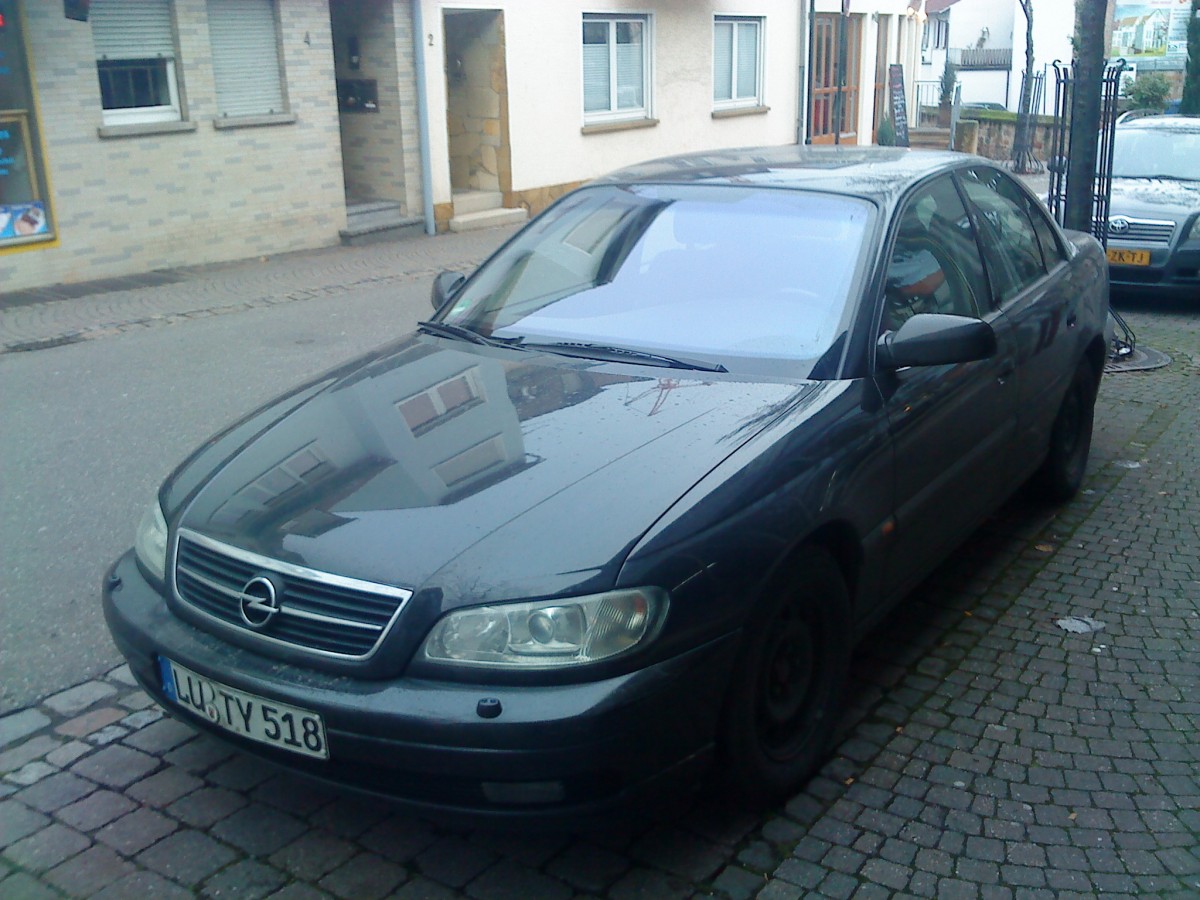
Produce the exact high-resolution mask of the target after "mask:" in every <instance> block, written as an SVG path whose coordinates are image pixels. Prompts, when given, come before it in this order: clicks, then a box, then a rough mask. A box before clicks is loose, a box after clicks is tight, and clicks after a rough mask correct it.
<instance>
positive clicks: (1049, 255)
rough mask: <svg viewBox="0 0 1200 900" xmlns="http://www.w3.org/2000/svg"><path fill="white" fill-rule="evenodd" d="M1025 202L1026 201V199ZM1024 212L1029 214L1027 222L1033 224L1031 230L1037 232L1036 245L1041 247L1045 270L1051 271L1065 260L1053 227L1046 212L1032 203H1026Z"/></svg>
mask: <svg viewBox="0 0 1200 900" xmlns="http://www.w3.org/2000/svg"><path fill="white" fill-rule="evenodd" d="M1026 200H1027V201H1028V198H1026ZM1025 210H1026V212H1028V213H1029V220H1030V221H1031V222H1033V230H1034V231H1036V232H1037V237H1038V243H1039V244H1041V247H1042V259H1043V260H1045V262H1046V269H1047V270H1049V269H1053V268H1054V267H1055V266H1057V265H1058V264H1059V263H1060V262H1063V261H1064V260H1065V259H1066V258H1067V254H1066V252H1064V250H1063V247H1062V243H1061V242H1060V241H1059V239H1058V235H1057V234H1056V233H1055V231H1054V226H1053V225H1051V224H1050V220H1049V219H1048V218H1047V217H1046V211H1045V210H1044V209H1042V208H1041V207H1040V206H1038V205H1036V204H1034V203H1032V202H1027V203H1026V206H1025Z"/></svg>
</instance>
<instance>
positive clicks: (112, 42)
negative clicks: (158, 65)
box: [90, 0, 175, 60]
mask: <svg viewBox="0 0 1200 900" xmlns="http://www.w3.org/2000/svg"><path fill="white" fill-rule="evenodd" d="M90 16H91V20H92V42H93V44H95V47H96V59H114V60H115V59H156V58H161V59H174V58H175V39H174V37H173V31H172V28H171V4H170V2H169V0H92V5H91V14H90Z"/></svg>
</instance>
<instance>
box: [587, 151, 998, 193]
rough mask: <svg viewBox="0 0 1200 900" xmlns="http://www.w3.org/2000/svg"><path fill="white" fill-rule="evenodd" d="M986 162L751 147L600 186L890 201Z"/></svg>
mask: <svg viewBox="0 0 1200 900" xmlns="http://www.w3.org/2000/svg"><path fill="white" fill-rule="evenodd" d="M966 163H973V164H984V165H992V163H990V162H989V161H988V160H986V159H982V158H980V157H977V156H970V155H968V154H964V153H952V152H950V151H948V150H909V149H907V148H904V147H810V146H803V145H794V144H793V145H785V146H781V147H752V148H742V149H736V150H710V151H705V152H702V153H688V154H683V155H680V156H668V157H664V158H663V159H655V160H651V161H649V162H644V163H639V164H637V165H634V166H629V167H627V168H624V169H618V170H617V171H616V172H613V173H611V174H609V175H606V176H604V177H603V178H600V179H598V182H597V183H601V184H664V183H665V184H718V185H720V184H725V185H741V186H756V187H782V188H799V189H807V190H819V191H825V192H829V193H838V194H846V195H849V196H855V197H867V198H870V199H873V200H877V201H879V202H880V203H882V204H883V205H888V204H890V203H892V202H894V201H895V200H896V199H897V198H898V197H899V196H900V195H902V194H903V193H904V192H905V191H906V190H907V189H908V188H909V187H910V186H911V185H913V184H915V183H916V182H918V181H920V180H922V179H924V178H926V177H928V176H929V175H933V174H936V173H938V172H942V171H949V170H950V169H954V168H957V167H959V166H962V165H964V164H966Z"/></svg>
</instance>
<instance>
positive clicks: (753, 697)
mask: <svg viewBox="0 0 1200 900" xmlns="http://www.w3.org/2000/svg"><path fill="white" fill-rule="evenodd" d="M851 635H852V628H851V613H850V598H849V594H848V592H847V590H846V583H845V581H844V579H843V578H842V574H841V571H840V570H839V569H838V567H837V565H836V564H835V563H834V561H833V559H832V558H830V556H829V554H828V553H826V552H825V551H824V550H821V549H818V548H807V549H805V550H804V551H802V552H801V553H800V554H799V555H798V557H797V558H796V559H795V560H793V561H792V562H791V563H790V564H789V567H788V573H787V575H786V577H784V578H782V579H780V580H779V583H777V585H776V587H775V589H774V590H772V591H771V594H770V595H769V596H768V597H766V598H765V599H764V601H763V603H762V605H761V606H760V607H759V609H758V610H756V612H755V614H754V615H753V616H752V617H751V620H750V622H749V623H748V624H747V626H746V630H745V635H744V638H743V642H742V648H741V651H740V653H739V655H738V660H737V664H736V667H735V669H734V673H733V680H732V683H731V685H730V691H729V695H728V697H727V698H726V703H725V710H724V714H723V717H722V723H721V732H720V735H719V746H720V753H721V757H720V764H721V766H722V776H723V778H724V781H725V783H726V785H727V787H728V788H729V790H730V793H731V794H732V796H733V798H734V799H735V800H737V801H739V802H741V803H747V804H750V805H754V806H760V805H763V804H767V803H771V802H774V801H777V800H779V799H781V798H783V797H785V796H786V795H787V794H788V793H789V792H793V791H795V790H796V789H797V788H799V787H800V785H801V784H803V782H804V781H805V780H806V779H807V778H808V777H809V776H810V775H811V774H812V773H813V772H814V770H815V769H816V767H817V766H818V764H819V763H820V762H821V761H822V759H823V758H824V756H825V754H826V752H827V751H828V749H829V745H830V743H831V741H832V739H833V736H834V731H835V728H836V726H837V722H838V718H839V714H840V712H841V705H842V692H843V688H844V687H845V683H846V671H847V669H848V668H849V663H850V653H851V649H852V637H851Z"/></svg>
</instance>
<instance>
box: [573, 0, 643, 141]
mask: <svg viewBox="0 0 1200 900" xmlns="http://www.w3.org/2000/svg"><path fill="white" fill-rule="evenodd" d="M649 26H650V17H649V16H647V15H633V14H630V15H625V14H617V13H612V14H609V13H584V14H583V118H584V121H585V122H593V123H594V122H596V121H609V120H614V119H615V120H621V119H646V118H649V116H650V105H651V104H650V77H649V75H650V56H649V54H650V40H649V31H650V27H649Z"/></svg>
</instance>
